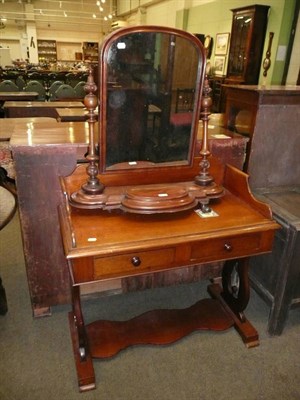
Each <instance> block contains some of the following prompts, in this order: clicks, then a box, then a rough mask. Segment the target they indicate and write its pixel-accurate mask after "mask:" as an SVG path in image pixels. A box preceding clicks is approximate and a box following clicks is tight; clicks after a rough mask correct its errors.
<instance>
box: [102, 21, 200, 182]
mask: <svg viewBox="0 0 300 400" xmlns="http://www.w3.org/2000/svg"><path fill="white" fill-rule="evenodd" d="M204 74H205V52H204V49H203V46H202V44H201V42H200V41H199V40H198V39H197V38H196V37H195V36H194V35H192V34H189V33H187V32H184V31H181V30H177V29H173V28H166V27H156V26H137V27H130V28H125V29H120V30H118V31H115V32H113V33H112V34H110V36H108V37H107V39H106V40H105V41H104V42H103V44H102V47H101V49H100V62H99V79H98V82H99V141H100V142H99V148H100V164H99V169H100V173H101V174H105V173H109V172H110V171H113V173H114V174H115V173H116V172H117V171H120V172H121V171H122V172H123V173H124V172H125V171H126V170H131V171H133V172H134V170H139V169H141V168H142V169H144V168H147V173H148V172H150V171H148V169H149V168H150V169H151V168H153V169H157V167H168V168H173V167H175V168H177V169H178V168H181V167H182V168H185V169H186V168H191V166H192V164H193V158H194V152H195V147H196V146H195V145H196V140H197V130H198V120H199V112H200V99H201V92H202V83H203V79H204ZM124 170H125V171H124Z"/></svg>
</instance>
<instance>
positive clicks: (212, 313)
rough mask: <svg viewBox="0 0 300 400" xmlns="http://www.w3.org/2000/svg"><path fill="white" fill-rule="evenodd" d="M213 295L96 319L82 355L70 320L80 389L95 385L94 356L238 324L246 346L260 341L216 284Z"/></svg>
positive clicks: (73, 321) (86, 334)
mask: <svg viewBox="0 0 300 400" xmlns="http://www.w3.org/2000/svg"><path fill="white" fill-rule="evenodd" d="M208 291H209V293H210V295H211V296H212V298H208V299H203V300H200V301H198V302H197V303H195V304H194V305H192V306H191V307H189V308H186V309H174V310H172V309H163V310H153V311H148V312H146V313H144V314H142V315H140V316H138V317H135V318H133V319H131V320H129V321H105V320H100V321H95V322H93V323H91V324H89V325H87V326H85V327H83V328H84V329H83V330H81V334H83V332H84V337H81V339H82V340H81V342H82V343H86V344H87V346H86V347H87V348H86V349H85V352H84V353H85V356H84V357H80V348H79V335H80V333H79V331H80V329H79V328H77V326H76V317H75V315H74V314H73V313H72V312H71V313H69V323H70V330H71V336H72V342H73V350H74V356H75V362H76V368H77V376H78V382H79V389H80V391H87V390H91V389H93V388H95V375H94V368H93V362H92V359H93V358H108V357H112V356H114V355H116V354H117V353H118V352H119V351H121V350H123V349H125V348H127V347H129V346H133V345H143V344H144V345H146V344H152V345H154V344H157V345H164V344H170V343H173V342H175V341H177V340H179V339H181V338H183V337H184V336H186V335H188V334H189V333H191V332H193V331H196V330H213V331H224V330H226V329H229V328H231V327H235V328H236V330H237V331H238V332H239V334H240V335H241V337H242V339H243V341H244V342H245V344H246V346H247V347H254V346H257V345H258V344H259V341H258V333H257V331H256V330H255V328H254V327H253V326H252V325H251V324H250V322H249V321H248V320H247V319H246V318H244V319H243V321H241V320H240V319H239V318H238V317H237V316H236V315H235V314H234V313H233V312H232V310H231V309H230V307H229V306H228V305H227V304H226V303H225V301H224V299H223V297H222V292H221V288H220V286H219V285H217V284H212V285H210V286H209V287H208Z"/></svg>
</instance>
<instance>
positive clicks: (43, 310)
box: [11, 122, 247, 317]
mask: <svg viewBox="0 0 300 400" xmlns="http://www.w3.org/2000/svg"><path fill="white" fill-rule="evenodd" d="M55 124H56V125H55V127H53V126H51V125H49V127H48V128H46V127H43V128H41V129H32V130H31V131H28V128H27V126H24V127H23V128H22V126H20V124H18V125H16V127H15V128H14V129H13V132H12V138H11V147H12V151H13V156H14V161H15V169H16V179H17V188H18V197H19V213H20V220H21V231H22V235H23V239H24V256H25V260H26V268H27V277H28V285H29V293H30V298H31V303H32V309H33V314H34V316H36V317H38V316H43V315H49V314H51V307H52V306H55V305H57V304H64V303H68V302H70V286H69V277H68V269H67V263H66V260H65V257H64V253H63V248H62V244H61V239H60V232H59V226H58V216H57V207H58V205H59V204H60V203H61V202H62V193H61V190H60V185H59V176H66V175H69V174H70V173H71V172H72V171H73V170H74V168H75V167H76V165H77V162H78V160H83V158H84V154H85V153H86V151H87V143H88V124H87V123H84V122H75V123H68V122H66V123H62V124H57V123H56V122H55ZM217 133H218V129H217V128H213V129H212V130H211V138H210V140H209V146H210V150H211V151H212V154H215V155H216V157H218V158H219V160H220V161H221V162H222V163H223V164H224V163H230V164H232V165H234V166H236V167H238V168H241V167H242V165H243V161H244V156H245V148H246V143H247V139H246V138H243V137H242V136H239V135H233V136H232V137H230V136H228V133H229V134H230V132H227V134H226V135H225V133H226V132H225V131H224V130H222V132H221V133H222V135H221V138H220V137H218V136H217ZM213 135H215V136H213ZM49 187H51V191H50V192H49V190H48V189H49ZM49 238H50V239H49ZM221 267H222V266H221V265H220V264H219V263H212V264H211V268H210V269H207V268H206V269H203V268H202V267H201V266H195V267H194V269H192V268H189V269H186V268H182V269H181V270H177V271H175V272H166V273H159V274H158V275H157V276H156V278H155V279H151V276H149V277H148V279H144V277H143V276H141V277H136V278H132V279H130V280H129V279H125V278H124V279H119V280H115V281H114V282H113V283H112V285H111V284H110V283H106V284H103V285H100V286H99V288H98V289H97V290H105V291H115V292H126V291H130V290H136V289H144V288H149V287H154V286H156V285H160V286H164V285H169V284H175V283H181V282H191V281H195V280H200V279H204V278H213V277H216V276H219V275H220V270H221ZM86 291H87V292H88V291H89V289H88V288H87V289H86Z"/></svg>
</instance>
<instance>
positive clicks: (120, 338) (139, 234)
mask: <svg viewBox="0 0 300 400" xmlns="http://www.w3.org/2000/svg"><path fill="white" fill-rule="evenodd" d="M223 170H224V167H221V168H218V169H217V170H215V172H216V173H217V175H215V177H216V179H218V181H219V180H220V179H221V183H222V184H223V186H224V188H225V194H224V196H223V197H221V198H219V199H217V200H214V201H212V202H211V203H210V207H211V208H212V210H213V212H214V214H209V215H207V214H206V215H203V213H202V214H201V213H199V211H200V210H199V209H198V210H189V211H181V212H179V213H167V214H146V215H145V214H135V213H130V212H129V213H128V212H125V213H124V212H120V211H119V210H110V212H108V211H104V210H99V209H98V210H97V209H94V210H87V209H84V210H82V209H78V208H73V207H72V206H70V204H69V202H68V199H69V196H70V194H71V193H73V192H74V190H75V189H76V188H78V187H80V186H81V185H82V184H83V183H84V182H85V181H86V176H85V173H84V171H82V167H79V168H78V169H77V170H76V171H75V172H74V174H72V176H70V177H66V178H64V179H62V181H63V184H62V188H63V192H64V194H65V200H66V201H65V202H63V203H62V204H61V205H60V207H59V215H60V226H61V233H62V238H63V242H64V250H65V255H66V259H67V260H68V264H69V271H70V279H71V283H72V312H70V313H69V324H70V331H71V336H72V342H73V351H74V357H75V364H76V368H77V377H78V384H79V390H80V391H87V390H91V389H94V388H95V374H94V369H93V362H92V358H109V357H112V356H114V355H116V354H117V353H118V352H119V351H120V350H122V349H124V348H126V347H128V346H131V345H135V344H170V343H172V342H174V341H176V340H178V339H180V338H182V337H183V336H185V335H187V334H189V333H191V332H192V331H195V330H216V331H222V330H225V329H229V328H231V327H235V329H237V331H238V332H239V334H240V335H241V337H242V339H243V341H244V342H245V344H246V346H247V347H253V346H257V345H258V343H259V337H258V332H257V331H256V330H255V328H254V327H253V326H252V325H251V323H250V322H249V321H248V320H247V318H246V317H245V315H244V310H245V309H246V306H247V304H248V301H249V296H250V290H249V280H248V267H249V257H250V256H253V255H256V254H261V253H265V252H268V251H270V250H271V248H272V242H273V237H274V233H275V230H276V229H277V228H278V225H277V224H276V223H275V222H274V221H272V219H271V213H270V209H269V207H268V206H267V205H266V204H263V203H261V202H257V201H256V200H255V199H254V197H253V196H252V194H251V193H250V190H249V187H248V184H247V177H246V175H245V174H244V173H243V172H241V171H240V170H238V169H235V168H233V167H229V166H227V167H226V168H225V171H224V175H223V172H222V171H223ZM102 179H105V184H107V187H106V189H107V190H108V191H107V192H106V193H107V195H108V196H109V193H110V192H109V190H110V189H111V190H112V192H111V193H114V191H113V190H114V189H116V188H113V187H110V185H109V179H110V178H109V176H106V177H105V176H104V175H103V176H102ZM191 183H192V182H190V184H191ZM181 184H182V182H181ZM119 190H120V189H119ZM127 190H128V187H127ZM197 211H198V212H197ZM237 216H240V218H238V217H237ZM217 261H222V262H224V261H225V264H224V268H223V272H222V289H221V286H219V285H218V284H216V283H215V284H212V285H209V287H208V291H209V293H210V295H211V296H212V298H209V299H203V300H200V301H199V302H197V303H196V304H194V305H192V306H190V307H189V308H187V309H178V310H156V311H149V312H147V313H146V314H142V315H141V316H138V317H135V318H133V319H131V320H129V321H103V320H101V321H94V322H92V323H90V324H88V325H85V323H84V316H83V313H82V310H81V298H80V288H81V287H83V286H84V285H86V284H87V283H90V282H98V281H100V282H101V281H106V280H110V279H119V278H126V279H129V278H130V277H136V276H145V275H148V274H149V273H157V272H163V271H176V269H178V268H181V267H182V266H185V268H189V266H191V267H193V266H194V265H195V264H203V267H204V268H208V269H209V266H208V265H207V263H210V262H217ZM234 277H235V278H237V280H238V282H239V284H238V285H237V286H236V285H235V284H233V282H235V278H234ZM234 288H235V289H234Z"/></svg>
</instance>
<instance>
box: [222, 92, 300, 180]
mask: <svg viewBox="0 0 300 400" xmlns="http://www.w3.org/2000/svg"><path fill="white" fill-rule="evenodd" d="M222 88H223V97H224V98H226V110H225V117H224V126H225V127H226V128H228V129H230V130H232V131H234V132H238V133H240V134H243V135H245V136H248V137H249V139H250V140H249V142H248V148H247V156H246V162H245V167H244V170H245V171H247V172H248V173H249V174H250V176H251V185H253V186H252V187H263V186H266V185H265V184H262V183H261V182H262V181H264V180H265V179H266V178H265V177H266V176H267V175H268V174H269V173H270V172H271V171H273V170H277V169H278V161H277V159H278V158H277V155H278V154H280V153H281V154H290V155H291V156H292V157H293V159H295V154H296V153H295V150H294V149H295V141H296V140H297V137H299V135H297V132H298V131H299V130H298V125H299V115H300V111H299V104H300V86H277V85H271V86H263V85H223V86H222ZM282 132H285V134H282ZM275 137H276V144H277V146H274V143H275V142H274V138H275ZM289 137H291V138H290V139H288V140H287V138H289ZM298 143H299V142H298ZM283 149H284V151H282V150H283ZM273 151H274V152H275V153H276V155H274V154H273ZM288 162H289V163H290V161H288ZM262 165H265V167H264V168H262V167H261V166H262ZM299 169H300V164H299V163H297V164H296V163H294V168H292V169H290V171H289V173H290V174H291V175H292V176H291V177H294V178H295V177H297V176H299ZM271 175H272V176H275V174H271ZM278 176H281V175H280V174H278ZM289 179H290V177H289ZM272 184H275V186H278V185H281V183H279V184H278V183H275V182H274V183H273V182H272ZM267 185H268V184H267Z"/></svg>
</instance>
